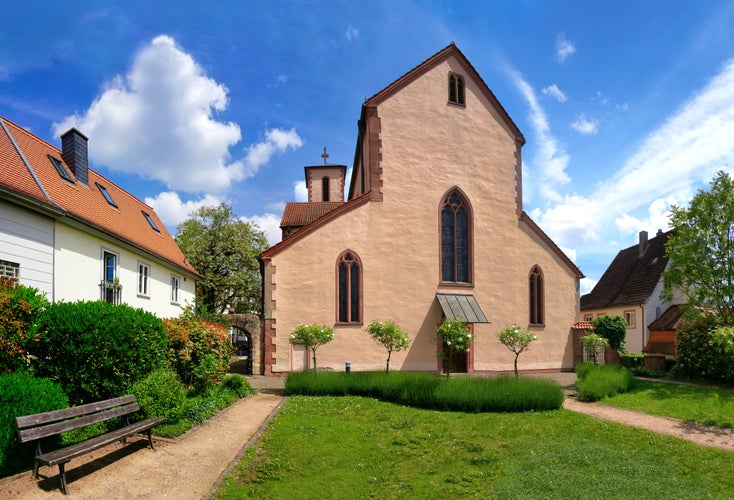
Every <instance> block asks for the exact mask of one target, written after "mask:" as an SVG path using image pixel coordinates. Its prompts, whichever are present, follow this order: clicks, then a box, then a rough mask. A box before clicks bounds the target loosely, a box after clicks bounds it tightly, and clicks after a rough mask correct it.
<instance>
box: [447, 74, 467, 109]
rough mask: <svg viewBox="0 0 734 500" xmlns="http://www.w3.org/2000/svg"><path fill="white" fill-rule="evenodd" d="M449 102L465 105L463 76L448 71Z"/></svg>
mask: <svg viewBox="0 0 734 500" xmlns="http://www.w3.org/2000/svg"><path fill="white" fill-rule="evenodd" d="M449 102H450V103H453V104H461V105H462V106H464V105H466V102H465V101H464V77H463V76H461V75H457V74H456V73H449Z"/></svg>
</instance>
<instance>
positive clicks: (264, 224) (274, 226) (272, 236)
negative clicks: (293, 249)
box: [241, 213, 283, 246]
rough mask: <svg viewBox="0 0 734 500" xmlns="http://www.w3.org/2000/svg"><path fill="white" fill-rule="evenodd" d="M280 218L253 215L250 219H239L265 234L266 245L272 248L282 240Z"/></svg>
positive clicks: (272, 215) (270, 214)
mask: <svg viewBox="0 0 734 500" xmlns="http://www.w3.org/2000/svg"><path fill="white" fill-rule="evenodd" d="M281 217H282V216H281V215H277V214H272V213H266V214H263V215H253V216H252V217H241V219H242V220H244V221H246V222H249V223H250V224H253V225H255V226H257V227H258V228H259V229H260V230H261V231H262V232H264V233H265V236H266V237H267V239H268V244H269V245H270V246H273V245H275V244H276V243H279V242H280V240H281V239H282V235H283V232H282V230H281V229H280V219H281Z"/></svg>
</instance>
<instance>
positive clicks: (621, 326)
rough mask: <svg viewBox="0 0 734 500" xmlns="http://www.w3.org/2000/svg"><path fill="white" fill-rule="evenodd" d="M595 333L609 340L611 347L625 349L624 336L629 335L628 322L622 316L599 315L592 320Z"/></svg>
mask: <svg viewBox="0 0 734 500" xmlns="http://www.w3.org/2000/svg"><path fill="white" fill-rule="evenodd" d="M592 324H593V325H594V333H596V334H597V335H600V336H602V337H604V338H605V339H607V340H608V341H609V344H608V345H609V347H611V348H612V349H616V350H618V351H624V337H625V336H626V335H627V322H626V321H625V320H624V318H623V317H622V316H608V315H604V316H599V317H598V318H596V319H594V321H592Z"/></svg>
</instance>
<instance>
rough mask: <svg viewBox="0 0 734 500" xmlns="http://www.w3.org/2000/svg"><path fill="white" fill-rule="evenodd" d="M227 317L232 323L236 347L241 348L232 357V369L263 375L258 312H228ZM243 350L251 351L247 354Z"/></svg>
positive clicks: (245, 373)
mask: <svg viewBox="0 0 734 500" xmlns="http://www.w3.org/2000/svg"><path fill="white" fill-rule="evenodd" d="M227 319H229V322H230V324H231V325H232V331H231V334H232V342H233V343H234V344H235V349H238V347H239V348H240V349H241V350H240V351H239V354H240V355H239V356H237V355H235V356H234V357H233V358H232V362H231V363H230V370H231V371H234V372H237V373H242V374H244V375H262V374H263V373H264V366H263V337H262V326H261V325H262V323H261V319H260V316H259V315H257V314H228V315H227ZM238 341H239V346H238ZM243 350H247V351H249V352H248V353H247V354H245V353H243Z"/></svg>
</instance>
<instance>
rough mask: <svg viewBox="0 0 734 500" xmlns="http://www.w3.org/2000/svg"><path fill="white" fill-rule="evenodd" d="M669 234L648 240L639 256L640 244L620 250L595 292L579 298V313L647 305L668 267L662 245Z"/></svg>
mask: <svg viewBox="0 0 734 500" xmlns="http://www.w3.org/2000/svg"><path fill="white" fill-rule="evenodd" d="M671 233H672V231H668V232H667V233H659V234H658V235H657V236H655V237H654V238H651V239H650V240H648V247H647V250H646V251H645V253H643V254H642V256H640V254H639V253H640V251H639V244H638V245H633V246H631V247H629V248H625V249H624V250H620V252H619V253H618V254H617V256H616V257H615V258H614V260H613V261H612V263H611V264H609V267H608V268H607V270H606V271H605V272H604V274H603V275H602V277H601V279H600V280H599V282H598V283H597V284H596V286H595V287H594V289H593V290H592V291H591V292H590V293H587V294H586V295H583V296H582V297H581V310H582V311H588V310H592V309H605V308H608V307H620V306H628V305H638V304H643V303H645V302H647V300H648V299H649V298H650V295H651V294H652V292H653V290H654V289H655V286H656V285H657V283H658V281H659V280H660V276H661V275H662V273H663V271H664V270H665V266H666V265H667V264H668V258H667V257H666V256H665V243H666V242H667V241H668V237H669V236H670V234H671Z"/></svg>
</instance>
